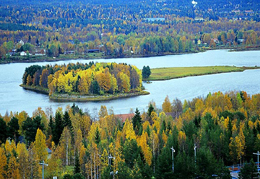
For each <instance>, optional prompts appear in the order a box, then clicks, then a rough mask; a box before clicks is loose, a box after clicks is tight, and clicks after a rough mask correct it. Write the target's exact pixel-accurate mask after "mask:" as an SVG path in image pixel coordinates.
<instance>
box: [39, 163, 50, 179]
mask: <svg viewBox="0 0 260 179" xmlns="http://www.w3.org/2000/svg"><path fill="white" fill-rule="evenodd" d="M39 164H40V165H42V179H44V165H45V166H48V164H46V163H44V160H43V161H42V163H39Z"/></svg>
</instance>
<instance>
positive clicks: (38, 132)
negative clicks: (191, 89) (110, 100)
mask: <svg viewBox="0 0 260 179" xmlns="http://www.w3.org/2000/svg"><path fill="white" fill-rule="evenodd" d="M148 106H149V107H148V110H147V111H139V110H138V109H136V110H135V112H134V113H133V114H132V116H131V117H128V118H127V119H123V120H122V118H119V116H118V115H115V114H114V113H113V110H112V109H107V108H106V106H101V108H100V110H99V112H98V114H97V115H98V117H97V116H96V117H93V116H90V115H89V113H88V112H83V111H82V110H81V109H79V108H78V107H77V106H75V105H73V106H71V107H69V106H68V107H67V108H66V109H61V108H59V109H58V110H57V111H56V112H55V113H54V114H53V112H52V110H51V109H48V110H46V111H43V110H42V109H41V108H38V109H37V110H35V111H34V112H33V115H32V116H29V115H28V114H27V113H26V112H25V111H22V112H15V113H13V112H10V114H6V115H5V116H1V117H0V124H1V128H0V135H1V136H0V142H1V143H2V145H1V147H0V161H1V165H0V177H1V178H37V177H40V175H41V171H40V169H41V165H39V162H41V161H43V160H44V161H45V163H48V166H45V177H46V178H52V176H58V177H63V178H71V177H72V176H74V178H89V179H93V178H104V179H105V178H106V179H107V178H131V179H132V178H152V177H154V178H158V179H159V178H162V179H163V178H175V177H176V178H194V177H198V178H199V177H201V178H212V176H218V177H220V178H230V173H229V170H228V167H227V166H231V165H233V164H238V163H247V162H249V161H250V160H251V163H252V161H253V160H254V161H256V159H255V158H254V156H253V153H254V152H256V151H259V150H260V119H259V114H260V109H259V106H260V94H256V95H252V96H249V95H248V94H247V93H246V92H244V91H241V92H229V93H226V94H223V93H221V92H217V93H214V94H208V96H207V97H206V98H194V99H193V100H191V101H184V102H183V103H182V102H181V101H180V100H179V99H177V98H176V99H174V100H173V101H172V102H171V101H170V99H169V98H168V97H166V98H165V101H164V102H163V104H155V103H154V102H151V103H150V104H149V105H148ZM97 119H98V120H97ZM47 148H48V149H50V150H51V153H49V154H48V152H47ZM173 151H174V152H173ZM195 153H196V154H195ZM253 158H254V159H253ZM173 162H174V170H173V168H172V167H173V165H172V163H173ZM252 165H254V163H252ZM246 166H249V165H246ZM245 168H246V167H245ZM251 171H254V169H253V170H251ZM241 173H242V175H243V174H245V176H248V173H247V174H246V172H245V171H242V172H241Z"/></svg>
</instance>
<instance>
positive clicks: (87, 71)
mask: <svg viewBox="0 0 260 179" xmlns="http://www.w3.org/2000/svg"><path fill="white" fill-rule="evenodd" d="M21 87H23V88H24V89H27V90H33V91H36V92H40V93H44V94H48V95H49V97H50V99H52V100H54V101H104V100H112V99H118V98H127V97H132V96H138V95H147V94H150V93H149V92H147V91H144V88H143V86H142V71H141V70H139V69H138V68H137V67H136V66H133V65H127V64H125V63H123V64H117V63H94V62H90V63H86V64H82V63H76V64H74V63H69V64H68V65H65V64H64V65H54V66H51V65H46V66H39V65H32V66H30V67H28V68H26V69H25V72H24V75H23V83H22V84H21Z"/></svg>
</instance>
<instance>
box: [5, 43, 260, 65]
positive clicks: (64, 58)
mask: <svg viewBox="0 0 260 179" xmlns="http://www.w3.org/2000/svg"><path fill="white" fill-rule="evenodd" d="M209 50H228V51H229V52H240V51H258V50H260V46H259V47H258V46H257V47H233V48H232V47H218V48H211V49H203V50H200V51H194V52H183V53H169V52H167V53H163V54H147V55H126V56H121V57H116V56H100V57H98V56H96V57H94V58H92V57H86V56H82V55H77V56H73V57H69V56H68V57H58V58H51V57H46V58H44V59H38V60H37V58H36V60H35V59H31V60H27V59H26V60H25V59H21V60H10V61H8V60H4V61H3V60H0V65H1V64H11V63H36V62H58V61H68V60H78V59H82V60H98V59H104V60H106V59H121V58H149V57H158V56H167V55H184V54H195V53H203V52H206V51H209Z"/></svg>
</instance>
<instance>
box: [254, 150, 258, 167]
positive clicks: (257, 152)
mask: <svg viewBox="0 0 260 179" xmlns="http://www.w3.org/2000/svg"><path fill="white" fill-rule="evenodd" d="M253 154H254V155H257V168H259V155H260V152H259V151H257V153H253Z"/></svg>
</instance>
